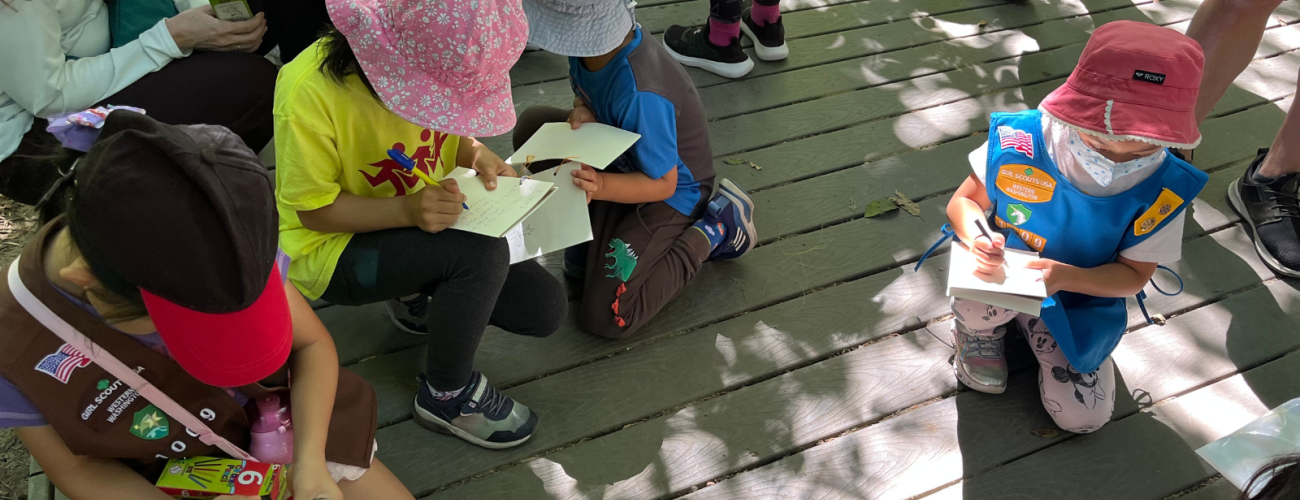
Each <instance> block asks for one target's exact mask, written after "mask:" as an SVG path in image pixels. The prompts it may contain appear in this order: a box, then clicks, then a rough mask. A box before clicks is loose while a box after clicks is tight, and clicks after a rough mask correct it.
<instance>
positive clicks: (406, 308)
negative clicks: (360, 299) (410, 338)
mask: <svg viewBox="0 0 1300 500" xmlns="http://www.w3.org/2000/svg"><path fill="white" fill-rule="evenodd" d="M429 300H430V299H429V296H428V295H425V294H420V295H419V296H418V297H416V298H413V299H411V300H402V299H401V298H396V299H389V300H387V301H385V302H384V306H385V307H387V308H388V319H391V320H393V325H395V326H397V329H398V330H401V331H404V332H406V333H411V334H415V335H426V334H428V333H429Z"/></svg>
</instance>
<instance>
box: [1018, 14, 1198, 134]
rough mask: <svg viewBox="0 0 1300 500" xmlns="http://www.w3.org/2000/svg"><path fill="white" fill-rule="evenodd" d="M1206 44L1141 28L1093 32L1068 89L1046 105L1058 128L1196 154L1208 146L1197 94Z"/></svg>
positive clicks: (1131, 25)
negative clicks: (1200, 147) (1198, 114)
mask: <svg viewBox="0 0 1300 500" xmlns="http://www.w3.org/2000/svg"><path fill="white" fill-rule="evenodd" d="M1204 66H1205V61H1204V56H1203V55H1202V53H1201V45H1200V44H1199V43H1196V40H1192V39H1191V38H1188V37H1187V36H1186V35H1183V34H1181V33H1179V32H1177V31H1174V30H1172V29H1169V28H1162V27H1160V26H1155V25H1152V24H1147V23H1140V22H1136V21H1115V22H1111V23H1106V24H1105V25H1102V26H1101V27H1100V28H1097V30H1096V31H1094V32H1093V34H1092V38H1090V39H1089V40H1088V45H1087V46H1086V47H1084V49H1083V55H1081V56H1080V57H1079V65H1078V66H1077V67H1075V68H1074V72H1072V73H1070V78H1069V79H1067V80H1066V82H1065V85H1062V86H1061V87H1060V88H1057V89H1056V90H1055V91H1053V92H1052V93H1051V94H1049V95H1048V96H1047V98H1046V99H1044V100H1043V103H1042V104H1041V105H1040V106H1039V108H1040V109H1042V110H1043V112H1044V113H1045V114H1047V115H1048V116H1049V117H1050V118H1053V119H1055V120H1056V121H1058V122H1061V123H1064V124H1065V125H1067V126H1069V127H1071V128H1074V129H1076V130H1079V131H1080V132H1084V133H1088V134H1092V135H1094V136H1098V137H1103V138H1106V139H1112V140H1121V141H1134V140H1135V141H1142V142H1149V143H1152V144H1158V145H1161V146H1165V147H1170V148H1182V149H1191V148H1195V147H1196V146H1197V145H1198V144H1200V142H1201V132H1200V131H1199V130H1198V129H1197V122H1196V95H1197V92H1198V91H1199V89H1200V87H1201V71H1202V69H1203V68H1204Z"/></svg>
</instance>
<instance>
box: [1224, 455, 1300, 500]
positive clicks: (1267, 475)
mask: <svg viewBox="0 0 1300 500" xmlns="http://www.w3.org/2000/svg"><path fill="white" fill-rule="evenodd" d="M1297 465H1300V454H1294V455H1285V456H1281V457H1278V458H1277V459H1275V460H1273V461H1272V462H1269V463H1268V465H1265V466H1264V467H1262V468H1260V469H1259V471H1258V472H1255V475H1254V476H1251V477H1250V482H1248V483H1246V488H1245V491H1243V492H1241V496H1238V497H1237V499H1238V500H1291V499H1296V498H1300V469H1296V467H1297ZM1256 488H1259V493H1257V494H1256V495H1255V496H1253V497H1252V496H1250V491H1251V490H1253V489H1256Z"/></svg>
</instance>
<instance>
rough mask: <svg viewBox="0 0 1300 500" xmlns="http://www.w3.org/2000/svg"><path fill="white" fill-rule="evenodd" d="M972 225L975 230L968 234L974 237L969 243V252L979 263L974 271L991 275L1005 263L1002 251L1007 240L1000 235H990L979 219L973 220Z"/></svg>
mask: <svg viewBox="0 0 1300 500" xmlns="http://www.w3.org/2000/svg"><path fill="white" fill-rule="evenodd" d="M972 224H974V226H975V230H973V231H968V233H969V234H974V235H976V236H975V237H974V238H973V239H972V241H971V243H970V251H971V253H972V254H974V255H975V260H976V261H978V263H979V267H978V268H977V269H976V271H977V272H979V273H982V274H993V272H994V271H996V270H997V268H999V267H1002V264H1004V263H1006V258H1005V257H1003V251H1002V249H1003V247H1006V246H1007V238H1006V237H1005V236H1003V235H1002V233H990V232H989V230H988V229H985V228H984V221H982V220H980V219H975V220H974V222H972Z"/></svg>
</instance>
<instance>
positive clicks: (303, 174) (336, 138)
mask: <svg viewBox="0 0 1300 500" xmlns="http://www.w3.org/2000/svg"><path fill="white" fill-rule="evenodd" d="M323 56H324V52H323V44H322V43H321V42H317V43H316V44H314V45H312V46H311V47H308V48H307V50H305V51H303V52H302V53H301V54H299V55H298V57H296V58H295V59H294V60H293V62H290V63H289V64H286V65H285V66H284V67H283V68H281V69H280V75H279V78H278V79H277V81H276V85H275V107H274V114H275V159H276V161H275V163H276V167H275V186H276V189H275V200H276V207H277V208H278V209H279V211H280V248H281V249H282V250H283V251H284V252H285V253H286V254H288V256H289V258H291V259H293V261H292V262H293V263H292V264H290V266H289V279H290V280H292V281H293V283H294V285H297V286H298V289H299V290H301V291H302V293H303V295H306V296H307V297H308V298H310V299H317V298H320V296H321V294H323V293H325V288H326V287H328V286H329V282H330V278H331V277H332V276H333V275H334V267H335V266H336V265H337V264H338V260H339V255H341V254H342V253H343V249H344V247H346V246H347V244H348V241H350V240H351V239H352V235H351V234H348V233H320V232H316V231H312V230H310V229H307V228H305V227H303V226H302V222H300V221H299V220H298V212H299V211H309V210H315V209H318V208H321V207H325V206H328V205H330V204H332V203H334V200H335V199H336V198H337V197H338V194H339V192H340V191H347V192H349V193H352V194H354V195H358V196H369V197H372V198H385V197H392V196H403V195H407V194H411V193H414V192H416V191H419V190H420V189H423V188H424V182H423V181H421V180H419V178H418V177H416V176H414V175H411V174H410V173H408V172H406V171H405V170H404V169H402V167H401V165H400V164H398V163H397V162H396V161H393V160H392V159H390V158H389V157H388V150H389V149H390V148H392V149H398V150H402V151H405V152H406V154H407V156H410V157H411V158H412V159H414V160H415V163H416V168H419V169H421V170H423V171H424V172H426V173H428V174H429V175H430V177H432V178H433V179H434V180H438V179H441V178H442V177H443V176H444V175H446V174H447V172H450V171H451V170H452V169H453V168H455V166H456V150H457V148H458V147H459V146H460V138H459V137H457V136H454V135H450V134H444V133H441V132H437V131H433V130H429V129H426V128H424V127H421V126H418V125H415V124H412V123H410V122H408V121H406V120H403V119H402V118H401V117H399V116H397V115H395V114H393V113H392V112H390V111H388V108H386V107H384V105H383V104H382V103H380V102H379V101H378V100H376V99H375V98H374V96H372V95H371V94H370V91H368V90H366V87H365V85H364V84H362V82H361V79H360V78H358V77H357V76H356V75H351V76H349V77H348V80H347V84H346V86H345V85H340V84H339V83H337V82H335V81H334V80H333V79H331V78H330V77H329V76H328V75H326V74H324V73H322V72H321V71H320V63H321V58H322V57H323Z"/></svg>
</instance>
